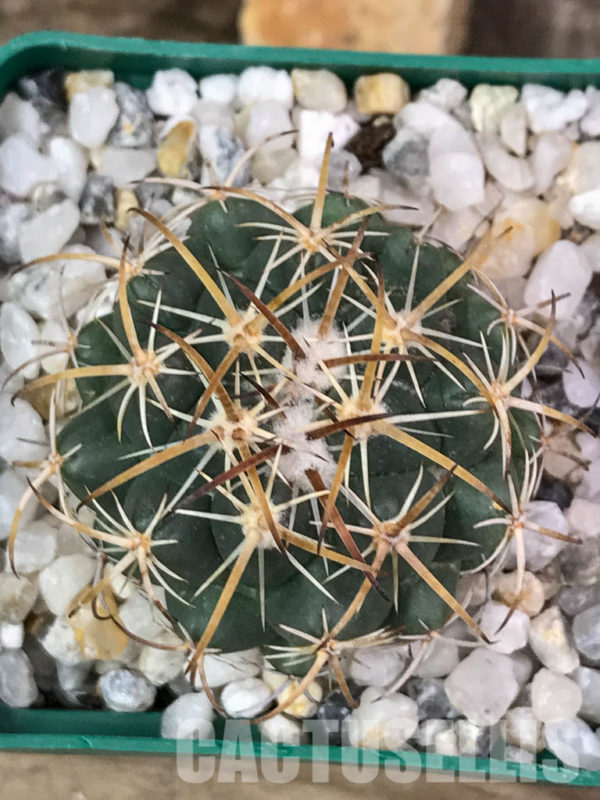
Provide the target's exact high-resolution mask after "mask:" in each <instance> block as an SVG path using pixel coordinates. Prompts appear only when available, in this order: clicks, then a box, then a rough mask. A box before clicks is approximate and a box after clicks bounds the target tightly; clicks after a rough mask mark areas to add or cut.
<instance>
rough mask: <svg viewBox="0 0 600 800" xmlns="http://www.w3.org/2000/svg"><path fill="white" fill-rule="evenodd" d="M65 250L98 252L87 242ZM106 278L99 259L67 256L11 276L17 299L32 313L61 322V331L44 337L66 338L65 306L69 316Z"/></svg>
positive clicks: (13, 295) (83, 252)
mask: <svg viewBox="0 0 600 800" xmlns="http://www.w3.org/2000/svg"><path fill="white" fill-rule="evenodd" d="M63 252H65V253H81V254H82V255H83V256H86V255H87V256H92V255H95V253H94V251H93V250H92V249H91V248H89V247H86V246H85V245H68V246H67V247H65V248H64V251H63ZM105 279H106V273H105V269H104V266H103V265H102V264H101V263H100V262H99V261H91V260H87V259H84V258H82V259H65V260H64V261H62V260H61V261H53V262H51V263H48V264H36V265H34V266H31V267H28V268H27V269H23V270H20V271H19V272H17V273H15V274H14V275H13V276H12V278H11V279H10V281H9V284H8V290H9V294H10V297H11V298H12V299H13V300H14V302H15V303H18V304H19V305H20V306H22V307H23V308H25V309H26V310H27V311H29V312H30V313H31V314H35V316H37V317H42V318H43V319H52V318H53V319H55V320H56V321H57V322H58V323H59V324H60V326H61V331H58V330H56V329H55V330H54V332H53V333H52V332H49V333H48V335H42V337H41V338H49V339H52V338H53V337H55V338H56V340H57V341H65V337H66V336H67V330H66V329H65V327H64V320H63V309H64V313H65V315H66V316H67V317H71V316H72V315H73V314H75V312H76V311H77V310H78V309H79V308H81V307H82V306H84V305H85V304H86V303H87V302H88V301H89V300H90V299H91V298H92V296H93V294H94V293H95V292H97V291H98V289H99V288H100V286H101V284H103V283H104V281H105ZM36 338H40V337H36Z"/></svg>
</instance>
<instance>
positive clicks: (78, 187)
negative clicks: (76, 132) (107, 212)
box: [48, 136, 88, 203]
mask: <svg viewBox="0 0 600 800" xmlns="http://www.w3.org/2000/svg"><path fill="white" fill-rule="evenodd" d="M48 155H49V156H50V158H51V159H52V160H53V161H54V163H55V164H56V169H57V171H58V175H57V180H56V182H57V185H58V187H59V188H60V189H62V191H63V192H64V193H65V194H66V195H67V197H70V198H71V200H73V201H74V202H76V203H78V202H79V198H80V197H81V192H82V191H83V187H84V186H85V181H86V177H87V166H88V159H87V154H86V152H85V150H84V149H83V148H82V147H81V146H80V145H78V144H77V142H74V141H73V140H72V139H69V138H67V137H66V136H54V137H53V138H52V139H51V140H50V142H49V143H48Z"/></svg>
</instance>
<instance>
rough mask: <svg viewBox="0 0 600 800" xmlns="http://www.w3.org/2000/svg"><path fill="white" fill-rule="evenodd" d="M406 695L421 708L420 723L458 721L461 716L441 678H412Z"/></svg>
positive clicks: (407, 686)
mask: <svg viewBox="0 0 600 800" xmlns="http://www.w3.org/2000/svg"><path fill="white" fill-rule="evenodd" d="M406 693H407V694H408V696H409V697H411V698H412V699H413V700H414V701H415V702H416V704H417V706H418V707H419V722H423V720H426V719H457V718H458V717H459V716H460V714H459V713H458V711H457V710H456V709H455V708H454V706H453V705H452V703H451V702H450V700H449V699H448V695H447V694H446V690H445V688H444V681H443V680H442V679H441V678H411V680H409V681H408V683H407V685H406Z"/></svg>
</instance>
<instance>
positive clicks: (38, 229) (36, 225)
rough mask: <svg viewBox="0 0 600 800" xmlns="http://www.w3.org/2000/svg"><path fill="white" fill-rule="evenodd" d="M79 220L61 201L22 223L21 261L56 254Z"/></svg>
mask: <svg viewBox="0 0 600 800" xmlns="http://www.w3.org/2000/svg"><path fill="white" fill-rule="evenodd" d="M75 96H76V97H77V96H78V95H75ZM79 218H80V213H79V208H78V207H77V206H76V205H75V203H74V202H73V201H72V200H63V201H62V203H55V204H54V205H51V206H50V208H48V209H47V210H46V211H42V212H41V213H40V214H37V215H36V216H35V217H33V218H32V219H31V220H28V221H27V222H23V223H22V224H21V230H20V231H19V250H20V253H21V259H22V261H24V262H27V261H33V259H35V258H43V257H44V256H49V255H53V254H54V253H58V252H59V251H60V249H61V248H62V247H63V246H64V245H65V244H66V243H67V242H68V241H69V239H70V238H71V236H72V235H73V234H74V233H75V231H76V230H77V226H78V225H79Z"/></svg>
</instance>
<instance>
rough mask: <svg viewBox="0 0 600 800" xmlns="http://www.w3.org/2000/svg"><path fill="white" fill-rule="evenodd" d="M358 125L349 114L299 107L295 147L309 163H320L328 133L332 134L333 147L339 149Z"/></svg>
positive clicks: (356, 129) (355, 130)
mask: <svg viewBox="0 0 600 800" xmlns="http://www.w3.org/2000/svg"><path fill="white" fill-rule="evenodd" d="M358 127H359V126H358V123H357V122H356V121H355V120H354V119H353V118H352V117H351V116H350V115H349V114H331V113H330V112H329V111H310V110H309V109H306V108H303V109H301V110H300V111H299V112H298V115H297V128H298V140H297V147H298V152H299V154H300V157H301V158H302V159H303V160H305V161H307V162H309V163H313V164H314V163H320V161H321V159H322V158H323V153H324V152H325V144H326V142H327V137H328V135H329V134H330V133H331V134H332V135H333V147H334V148H335V149H336V150H339V149H340V148H342V147H344V145H345V144H346V143H347V142H348V141H349V140H350V139H351V138H352V137H353V136H354V134H355V133H356V132H357V131H358Z"/></svg>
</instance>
